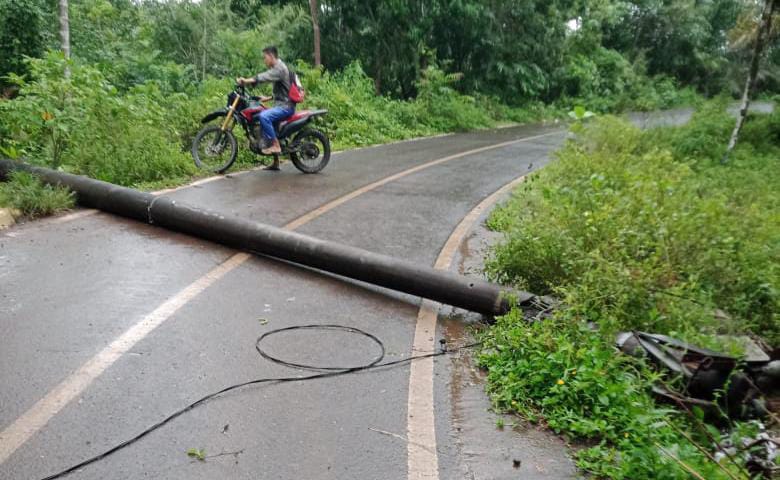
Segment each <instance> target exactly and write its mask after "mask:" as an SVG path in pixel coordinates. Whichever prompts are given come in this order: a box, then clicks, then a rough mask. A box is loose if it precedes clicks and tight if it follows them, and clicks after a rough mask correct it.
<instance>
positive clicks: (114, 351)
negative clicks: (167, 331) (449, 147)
mask: <svg viewBox="0 0 780 480" xmlns="http://www.w3.org/2000/svg"><path fill="white" fill-rule="evenodd" d="M561 133H562V132H560V131H555V132H550V133H546V134H541V135H535V136H531V137H525V138H521V139H517V140H512V141H508V142H502V143H497V144H494V145H489V146H486V147H481V148H476V149H473V150H468V151H464V152H461V153H458V154H455V155H450V156H447V157H443V158H440V159H437V160H433V161H430V162H427V163H424V164H422V165H418V166H416V167H413V168H409V169H407V170H404V171H402V172H399V173H396V174H394V175H391V176H389V177H386V178H384V179H382V180H379V181H376V182H373V183H371V184H369V185H366V186H364V187H362V188H359V189H357V190H355V191H353V192H351V193H348V194H347V195H344V196H342V197H339V198H337V199H335V200H332V201H330V202H328V203H326V204H324V205H323V206H321V207H319V208H317V209H315V210H313V211H311V212H309V213H307V214H305V215H303V216H301V217H299V218H297V219H295V220H293V221H292V222H290V223H288V224H286V225H284V227H282V228H284V229H286V230H295V229H297V228H300V227H301V226H303V225H305V224H307V223H309V222H311V221H312V220H314V219H316V218H318V217H320V216H322V215H324V214H325V213H327V212H329V211H331V210H333V209H334V208H336V207H338V206H339V205H342V204H344V203H346V202H348V201H349V200H352V199H354V198H356V197H358V196H360V195H363V194H364V193H367V192H370V191H372V190H375V189H376V188H379V187H381V186H382V185H385V184H387V183H389V182H392V181H395V180H398V179H400V178H403V177H405V176H407V175H411V174H413V173H417V172H419V171H421V170H424V169H426V168H431V167H433V166H436V165H440V164H442V163H444V162H448V161H451V160H455V159H458V158H462V157H465V156H468V155H475V154H478V153H481V152H485V151H488V150H494V149H498V148H502V147H506V146H509V145H514V144H517V143H521V142H528V141H531V140H535V139H538V138H542V137H547V136H551V135H560V134H561ZM249 258H251V255H249V254H246V253H243V252H241V253H236V254H234V255H232V256H231V257H230V258H228V259H227V260H225V261H224V262H223V263H221V264H220V265H218V266H216V267H215V268H213V269H212V270H210V271H209V272H208V273H206V274H205V275H203V276H202V277H200V278H198V279H197V280H195V281H194V282H193V283H191V284H190V285H188V286H186V287H184V288H183V289H182V290H180V291H179V292H177V293H176V294H175V295H173V296H172V297H171V298H169V299H168V300H166V301H165V302H164V303H163V304H162V305H160V306H159V307H157V308H156V309H155V310H154V311H152V312H151V313H149V314H148V315H146V316H144V317H143V318H142V319H141V320H140V321H138V322H137V323H136V324H134V325H132V326H131V327H130V328H129V329H128V330H126V331H125V332H124V333H123V334H122V335H120V336H119V337H117V338H116V339H115V340H114V341H112V342H111V343H110V344H109V345H108V346H106V347H105V348H104V349H103V350H101V351H100V352H98V353H97V354H96V355H95V356H93V357H92V358H91V359H89V360H88V361H87V362H86V363H84V364H83V365H81V366H80V367H79V368H78V370H76V371H75V372H74V373H72V374H70V375H68V376H67V377H66V378H65V379H64V380H62V381H61V382H60V383H59V384H58V385H57V386H56V387H54V389H52V390H51V391H49V392H48V393H47V394H46V395H45V396H44V397H43V398H41V399H40V400H38V401H37V402H36V403H35V404H34V405H33V406H32V407H30V408H29V409H28V410H27V411H26V412H25V413H23V414H22V415H21V416H20V417H19V418H17V419H16V420H15V421H14V422H13V423H12V424H11V425H9V426H8V427H7V428H6V429H5V430H3V431H2V432H0V464H2V463H4V462H5V461H6V460H8V458H9V457H10V456H11V455H12V454H13V453H14V452H15V451H16V450H17V449H19V447H21V446H22V445H23V444H24V443H25V442H27V440H29V439H30V438H31V437H32V436H33V435H34V434H35V433H36V432H38V431H39V430H40V429H41V428H43V427H44V426H45V425H46V424H47V423H48V422H49V420H51V419H52V418H53V417H54V416H55V415H56V414H57V413H59V411H60V410H62V408H64V407H65V405H67V404H68V403H70V402H71V401H72V400H73V399H75V398H76V397H78V396H79V395H81V393H82V392H84V391H85V390H86V389H87V387H89V385H91V384H92V382H93V381H94V380H95V379H96V378H97V377H99V376H100V375H101V374H102V373H103V372H104V371H106V369H108V367H110V366H111V365H113V364H114V363H115V362H116V361H117V360H118V359H119V358H120V357H121V356H122V355H123V354H125V353H127V352H128V351H129V350H130V349H131V348H133V347H134V346H135V345H136V344H137V343H138V342H139V341H141V340H142V339H143V338H145V337H146V336H147V335H148V334H149V333H151V332H152V331H153V330H154V329H156V328H157V327H159V326H160V325H161V324H162V323H163V322H165V321H166V320H167V319H169V318H170V317H171V316H173V315H174V314H175V313H176V312H177V311H178V310H179V309H180V308H181V307H183V306H184V305H186V304H187V303H188V302H190V301H191V300H192V299H194V298H195V297H197V296H198V295H199V294H200V293H202V292H203V291H204V290H206V289H207V288H208V287H210V286H211V285H213V284H214V283H215V282H216V281H217V280H219V279H220V278H222V277H224V276H225V275H226V274H228V273H229V272H231V271H232V270H234V269H235V268H237V267H239V266H240V265H242V264H243V263H244V262H246V261H247V260H248V259H249Z"/></svg>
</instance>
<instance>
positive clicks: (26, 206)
mask: <svg viewBox="0 0 780 480" xmlns="http://www.w3.org/2000/svg"><path fill="white" fill-rule="evenodd" d="M74 203H75V197H74V195H73V192H71V191H70V190H68V189H67V188H65V187H59V186H56V187H54V186H51V185H46V184H44V183H43V182H41V181H40V180H39V179H38V177H36V176H34V175H31V174H29V173H26V172H13V173H11V175H10V176H9V178H8V181H6V182H0V207H9V208H14V209H17V210H19V211H20V212H22V215H24V216H25V217H28V218H36V217H42V216H45V215H51V214H53V213H57V212H59V211H62V210H67V209H69V208H72V207H73V205H74Z"/></svg>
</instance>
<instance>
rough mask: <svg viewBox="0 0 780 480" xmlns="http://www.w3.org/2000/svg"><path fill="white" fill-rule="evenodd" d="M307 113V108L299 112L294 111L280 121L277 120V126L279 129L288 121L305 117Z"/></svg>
mask: <svg viewBox="0 0 780 480" xmlns="http://www.w3.org/2000/svg"><path fill="white" fill-rule="evenodd" d="M307 115H309V111H308V110H301V111H300V112H295V113H293V114H292V115H290V116H289V117H287V118H285V119H284V120H282V121H281V122H279V126H278V127H277V128H278V129H280V130H281V129H282V128H284V126H285V125H287V124H288V123H291V122H294V121H296V120H300V119H302V118H304V117H306V116H307Z"/></svg>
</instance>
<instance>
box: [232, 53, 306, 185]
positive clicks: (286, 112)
mask: <svg viewBox="0 0 780 480" xmlns="http://www.w3.org/2000/svg"><path fill="white" fill-rule="evenodd" d="M263 61H264V62H265V65H266V67H268V70H266V71H265V72H263V73H259V74H257V75H256V76H254V77H251V78H243V77H239V78H237V79H236V83H238V84H239V85H257V84H259V83H264V82H273V97H261V98H260V100H261V101H264V102H265V101H268V100H270V99H271V98H273V100H274V106H273V108H269V109H266V110H263V111H262V112H260V114H259V115H258V117H259V118H256V119H255V120H256V121H257V122H258V123H259V125H257V124H256V125H255V130H254V132H255V138H256V139H257V140H258V142H259V141H260V139H261V138H262V137H265V139H266V141H267V142H268V144H269V145H268V146H267V148H263V149H262V152H263V153H264V154H266V155H270V154H274V153H281V151H282V148H281V146H280V145H279V139H278V138H276V130H275V129H274V124H275V123H277V122H279V121H281V120H284V119H285V118H287V117H289V116H291V115H292V114H293V113H295V103H294V102H292V101H291V100H290V95H289V92H290V71H289V70H288V68H287V65H285V64H284V62H283V61H282V60H281V59H280V58H279V52H278V50H277V49H276V47H275V46H270V47H266V48H264V49H263ZM261 130H262V135H261V133H260V131H261ZM269 168H270V169H272V170H278V169H279V157H278V156H276V157H274V164H273V165H272V166H271V167H269Z"/></svg>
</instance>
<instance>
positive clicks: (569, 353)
mask: <svg viewBox="0 0 780 480" xmlns="http://www.w3.org/2000/svg"><path fill="white" fill-rule="evenodd" d="M482 340H483V341H484V345H483V350H482V353H481V355H480V356H479V363H480V365H481V366H483V367H486V368H487V369H488V371H489V374H488V385H489V387H488V391H489V393H491V394H492V397H493V400H494V402H495V404H496V406H497V407H499V408H501V409H503V410H506V411H512V412H515V413H518V414H520V415H522V416H523V417H525V418H527V419H530V420H533V421H536V422H545V423H546V424H547V425H548V426H549V427H550V428H552V429H553V430H554V431H556V432H558V433H563V434H565V435H566V436H567V437H568V438H570V439H580V440H587V441H588V442H587V445H588V447H586V448H581V449H578V450H577V452H576V458H577V465H578V466H579V467H580V468H581V469H583V470H584V471H586V472H588V473H590V474H592V475H594V476H595V477H596V478H614V479H625V478H630V479H636V480H640V479H654V480H655V479H680V480H687V479H688V478H690V476H689V474H688V473H687V472H685V471H683V470H681V469H680V467H679V466H678V465H677V464H676V463H675V462H674V461H673V460H671V459H670V458H668V457H667V456H666V455H665V454H663V453H662V452H661V450H660V449H659V448H658V445H660V446H662V447H663V448H664V449H666V450H667V451H669V452H674V455H675V456H676V457H677V458H679V459H681V460H682V461H684V462H685V463H686V464H688V465H689V466H691V467H692V468H694V469H695V470H696V471H697V472H698V473H700V474H701V475H702V476H703V477H704V478H707V479H712V480H715V479H727V478H728V477H727V476H725V475H724V473H723V472H722V471H721V470H720V469H719V468H718V467H717V466H716V465H714V464H713V463H712V462H710V461H708V459H707V458H706V457H705V456H704V455H702V454H701V453H700V452H699V451H698V450H697V449H696V447H694V446H693V445H692V444H691V443H690V442H689V441H688V440H686V439H685V438H683V437H682V436H681V435H679V434H678V433H677V431H678V430H682V431H687V432H689V434H690V435H691V436H692V437H693V438H694V440H695V441H696V442H697V443H698V444H699V445H707V444H708V443H709V442H708V440H707V438H706V437H705V436H704V435H702V432H701V431H699V430H698V429H696V428H695V427H694V426H693V425H691V424H690V423H689V422H688V421H687V419H686V418H684V417H683V415H681V414H679V413H678V412H675V411H674V410H672V409H669V408H662V407H659V406H657V405H656V404H655V402H654V401H653V398H652V397H651V395H650V393H649V390H650V387H651V384H652V382H653V381H654V380H655V379H656V378H657V376H656V375H655V374H653V373H652V372H651V371H650V370H648V369H647V368H646V367H645V366H644V365H642V364H641V363H638V362H636V360H634V359H633V358H631V357H626V356H623V355H620V354H619V353H618V352H617V350H616V349H615V348H614V347H612V345H611V344H610V343H608V342H605V341H604V339H603V337H602V336H601V335H600V334H598V333H597V332H595V331H593V330H591V329H589V328H588V327H587V326H585V325H583V324H582V321H581V319H580V318H578V317H577V316H576V315H570V312H564V313H563V314H562V315H559V316H558V317H557V318H554V319H549V320H544V321H539V322H535V323H532V324H528V323H526V322H525V320H524V319H523V318H522V312H521V311H520V310H514V311H513V312H511V313H510V314H509V315H506V316H504V317H502V318H500V319H498V321H497V323H496V325H495V326H494V327H493V328H492V329H491V330H490V332H489V333H488V334H486V335H484V336H483V338H482ZM724 463H725V462H724ZM725 466H726V467H728V468H733V466H730V465H728V464H727V463H726V464H725Z"/></svg>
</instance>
